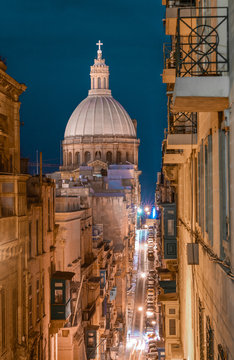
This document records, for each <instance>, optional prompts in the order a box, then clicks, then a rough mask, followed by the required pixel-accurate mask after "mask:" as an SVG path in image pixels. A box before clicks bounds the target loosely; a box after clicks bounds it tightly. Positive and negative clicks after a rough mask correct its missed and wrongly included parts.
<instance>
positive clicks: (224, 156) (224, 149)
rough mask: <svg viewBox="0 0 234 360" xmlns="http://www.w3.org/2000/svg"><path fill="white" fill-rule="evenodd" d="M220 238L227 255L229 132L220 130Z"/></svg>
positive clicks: (221, 245) (223, 255) (222, 252)
mask: <svg viewBox="0 0 234 360" xmlns="http://www.w3.org/2000/svg"><path fill="white" fill-rule="evenodd" d="M219 142H220V144H219V145H220V151H219V180H220V238H221V244H220V247H221V256H222V257H225V254H224V250H223V244H222V242H223V240H225V241H229V214H230V210H229V207H230V205H229V186H230V181H229V133H225V131H223V130H220V131H219Z"/></svg>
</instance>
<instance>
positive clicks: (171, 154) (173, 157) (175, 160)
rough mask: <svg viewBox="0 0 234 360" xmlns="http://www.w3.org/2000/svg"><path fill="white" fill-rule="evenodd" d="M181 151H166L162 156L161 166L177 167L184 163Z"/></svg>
mask: <svg viewBox="0 0 234 360" xmlns="http://www.w3.org/2000/svg"><path fill="white" fill-rule="evenodd" d="M185 160H186V159H185V156H184V153H183V150H166V152H165V153H164V155H163V165H177V164H183V163H184V162H185Z"/></svg>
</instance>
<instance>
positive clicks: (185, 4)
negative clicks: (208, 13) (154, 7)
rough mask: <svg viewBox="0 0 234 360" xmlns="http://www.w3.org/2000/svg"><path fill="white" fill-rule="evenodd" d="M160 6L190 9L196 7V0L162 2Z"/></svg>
mask: <svg viewBox="0 0 234 360" xmlns="http://www.w3.org/2000/svg"><path fill="white" fill-rule="evenodd" d="M162 5H166V7H167V8H171V7H190V6H195V5H196V0H162Z"/></svg>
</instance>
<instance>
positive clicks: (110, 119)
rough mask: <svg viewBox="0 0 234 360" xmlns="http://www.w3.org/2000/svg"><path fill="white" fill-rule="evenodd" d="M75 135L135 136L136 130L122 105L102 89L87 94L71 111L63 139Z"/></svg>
mask: <svg viewBox="0 0 234 360" xmlns="http://www.w3.org/2000/svg"><path fill="white" fill-rule="evenodd" d="M77 136H118V137H136V131H135V127H134V125H133V122H132V120H131V118H130V116H129V115H128V113H127V112H126V110H125V109H124V108H123V107H122V105H120V103H119V102H118V101H116V100H115V99H114V98H113V97H112V96H111V95H109V94H105V92H104V91H103V92H102V94H100V92H99V94H93V95H89V96H88V97H87V98H86V99H84V100H83V101H82V102H81V103H80V104H79V105H78V106H77V108H76V109H75V110H74V112H73V113H72V115H71V117H70V119H69V121H68V124H67V127H66V130H65V139H66V138H71V137H77Z"/></svg>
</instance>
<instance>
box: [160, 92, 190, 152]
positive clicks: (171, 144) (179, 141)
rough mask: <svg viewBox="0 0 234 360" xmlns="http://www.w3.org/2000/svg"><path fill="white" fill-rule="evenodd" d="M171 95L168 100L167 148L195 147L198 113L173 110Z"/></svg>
mask: <svg viewBox="0 0 234 360" xmlns="http://www.w3.org/2000/svg"><path fill="white" fill-rule="evenodd" d="M171 104H172V101H171V97H170V98H169V100H168V134H167V149H169V150H171V149H175V150H176V149H178V150H179V149H190V150H191V149H193V148H195V147H196V145H197V113H194V112H177V113H173V112H172V110H171V109H172V106H171Z"/></svg>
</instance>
